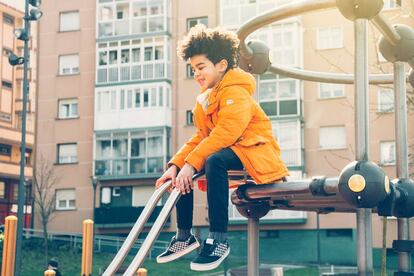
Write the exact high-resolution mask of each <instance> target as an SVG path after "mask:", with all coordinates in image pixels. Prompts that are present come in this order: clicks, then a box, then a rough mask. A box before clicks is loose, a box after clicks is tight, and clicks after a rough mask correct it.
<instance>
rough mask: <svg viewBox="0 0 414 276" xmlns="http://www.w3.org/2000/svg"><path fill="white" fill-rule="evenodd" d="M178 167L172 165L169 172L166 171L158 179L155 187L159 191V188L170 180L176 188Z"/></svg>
mask: <svg viewBox="0 0 414 276" xmlns="http://www.w3.org/2000/svg"><path fill="white" fill-rule="evenodd" d="M177 170H178V168H177V166H175V165H172V166H171V167H169V168H168V170H166V171H165V172H164V174H163V175H162V176H161V177H160V178H158V179H157V181H156V182H155V187H156V188H157V189H158V188H159V187H161V186H162V184H164V183H165V182H166V181H167V180H168V179H171V184H172V185H171V186H175V177H176V176H177Z"/></svg>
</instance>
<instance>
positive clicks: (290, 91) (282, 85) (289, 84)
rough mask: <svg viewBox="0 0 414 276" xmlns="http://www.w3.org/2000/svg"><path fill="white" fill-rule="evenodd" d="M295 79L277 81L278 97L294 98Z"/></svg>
mask: <svg viewBox="0 0 414 276" xmlns="http://www.w3.org/2000/svg"><path fill="white" fill-rule="evenodd" d="M295 97H296V90H295V81H293V80H292V81H280V82H279V98H281V99H283V98H295Z"/></svg>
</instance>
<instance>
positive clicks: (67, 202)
mask: <svg viewBox="0 0 414 276" xmlns="http://www.w3.org/2000/svg"><path fill="white" fill-rule="evenodd" d="M74 209H76V194H75V189H67V190H56V210H74Z"/></svg>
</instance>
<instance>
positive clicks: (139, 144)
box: [131, 138, 146, 157]
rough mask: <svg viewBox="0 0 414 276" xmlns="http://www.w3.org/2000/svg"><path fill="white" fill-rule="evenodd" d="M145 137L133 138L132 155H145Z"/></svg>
mask: <svg viewBox="0 0 414 276" xmlns="http://www.w3.org/2000/svg"><path fill="white" fill-rule="evenodd" d="M145 150H146V147H145V138H135V139H131V157H145Z"/></svg>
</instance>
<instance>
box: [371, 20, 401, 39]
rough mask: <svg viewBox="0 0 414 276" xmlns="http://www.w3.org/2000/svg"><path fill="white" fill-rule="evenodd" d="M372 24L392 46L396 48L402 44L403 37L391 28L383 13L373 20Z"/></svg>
mask: <svg viewBox="0 0 414 276" xmlns="http://www.w3.org/2000/svg"><path fill="white" fill-rule="evenodd" d="M371 22H372V23H373V24H374V26H375V27H377V29H378V30H379V31H380V32H381V33H382V35H383V36H384V37H385V39H386V40H388V41H389V42H390V43H391V44H392V45H394V46H395V45H397V44H398V42H400V40H401V36H400V35H399V34H398V33H397V32H396V31H395V30H394V28H392V27H391V25H390V24H389V23H388V21H387V19H386V18H385V17H384V16H383V15H382V14H381V13H379V14H377V15H376V16H374V17H373V18H372V19H371Z"/></svg>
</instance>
